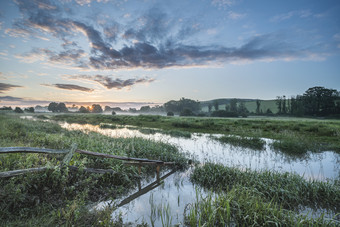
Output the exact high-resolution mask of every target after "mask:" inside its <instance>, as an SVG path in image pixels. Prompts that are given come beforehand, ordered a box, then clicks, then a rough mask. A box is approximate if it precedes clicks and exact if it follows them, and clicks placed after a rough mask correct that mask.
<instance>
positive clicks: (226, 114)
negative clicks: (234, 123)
mask: <svg viewBox="0 0 340 227" xmlns="http://www.w3.org/2000/svg"><path fill="white" fill-rule="evenodd" d="M211 116H212V117H238V114H237V113H236V112H228V111H225V110H216V111H214V112H212V113H211Z"/></svg>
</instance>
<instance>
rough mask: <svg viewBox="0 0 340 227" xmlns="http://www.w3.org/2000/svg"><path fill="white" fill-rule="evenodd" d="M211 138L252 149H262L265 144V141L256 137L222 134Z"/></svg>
mask: <svg viewBox="0 0 340 227" xmlns="http://www.w3.org/2000/svg"><path fill="white" fill-rule="evenodd" d="M213 138H214V139H215V140H217V141H220V142H222V143H228V144H231V145H232V146H239V147H244V148H251V149H254V150H263V149H264V147H265V145H266V141H264V140H263V139H261V138H256V137H251V138H248V137H239V136H222V137H213Z"/></svg>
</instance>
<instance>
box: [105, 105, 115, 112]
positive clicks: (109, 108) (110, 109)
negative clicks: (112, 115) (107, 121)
mask: <svg viewBox="0 0 340 227" xmlns="http://www.w3.org/2000/svg"><path fill="white" fill-rule="evenodd" d="M111 111H113V109H112V108H111V107H109V106H105V108H104V112H111Z"/></svg>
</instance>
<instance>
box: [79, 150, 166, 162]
mask: <svg viewBox="0 0 340 227" xmlns="http://www.w3.org/2000/svg"><path fill="white" fill-rule="evenodd" d="M76 152H77V153H79V154H85V155H93V156H97V157H102V158H114V159H118V160H124V161H137V162H155V163H158V164H163V163H164V162H163V161H160V160H150V159H146V158H130V157H124V156H118V155H112V154H104V153H97V152H92V151H84V150H76Z"/></svg>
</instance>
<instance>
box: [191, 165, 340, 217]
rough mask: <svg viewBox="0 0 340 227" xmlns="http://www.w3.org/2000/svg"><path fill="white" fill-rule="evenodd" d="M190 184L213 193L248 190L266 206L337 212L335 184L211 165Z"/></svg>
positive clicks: (339, 190)
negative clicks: (240, 188) (274, 205)
mask: <svg viewBox="0 0 340 227" xmlns="http://www.w3.org/2000/svg"><path fill="white" fill-rule="evenodd" d="M191 180H192V181H193V182H195V183H197V184H199V185H202V186H204V187H207V188H210V189H212V190H215V191H216V190H217V191H218V190H222V191H225V192H229V191H230V190H232V189H233V188H234V187H244V188H251V189H252V190H254V191H256V192H258V193H259V194H261V197H262V198H264V199H265V200H266V201H267V202H270V201H273V202H275V203H277V204H279V205H280V206H282V207H283V208H286V209H293V210H294V209H295V208H296V207H298V206H299V205H304V206H309V207H312V208H324V209H329V210H332V211H334V212H340V207H339V204H340V187H339V182H338V181H328V182H319V181H314V180H305V179H304V178H303V177H301V176H299V175H296V174H291V173H278V172H271V171H261V172H259V171H251V170H249V169H246V170H239V169H237V168H232V167H225V166H222V165H219V164H212V163H207V164H205V165H204V166H203V167H199V168H196V169H195V170H194V171H193V174H192V175H191Z"/></svg>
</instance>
